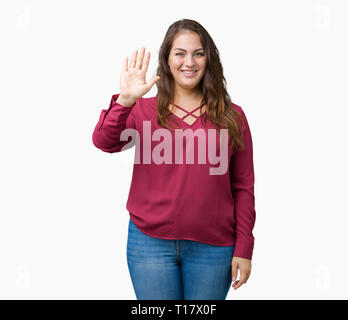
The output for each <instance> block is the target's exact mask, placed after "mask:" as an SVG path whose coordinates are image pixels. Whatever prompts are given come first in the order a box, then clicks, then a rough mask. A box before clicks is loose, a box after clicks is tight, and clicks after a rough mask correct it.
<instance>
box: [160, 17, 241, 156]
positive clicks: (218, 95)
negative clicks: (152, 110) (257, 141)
mask: <svg viewBox="0 0 348 320" xmlns="http://www.w3.org/2000/svg"><path fill="white" fill-rule="evenodd" d="M187 31H191V32H195V33H197V34H198V35H199V37H200V39H201V42H202V46H203V49H204V52H205V55H206V57H207V62H206V68H205V73H204V75H203V77H202V79H201V81H200V83H199V89H200V92H201V93H202V95H203V100H202V103H205V104H206V110H207V112H206V113H205V114H204V117H203V119H204V123H205V124H206V120H207V119H206V117H208V118H209V119H210V121H211V122H212V123H214V124H215V125H216V126H217V127H218V128H219V129H220V128H221V127H223V128H227V129H228V137H229V141H230V146H231V147H232V148H234V147H235V148H236V149H240V150H243V149H244V147H245V146H244V141H243V137H242V124H241V122H240V120H241V117H242V115H241V114H239V113H238V112H237V111H236V110H235V109H234V108H233V107H232V105H231V103H232V101H231V98H230V96H229V94H228V92H227V90H226V79H225V77H224V75H223V67H222V64H221V62H220V57H219V51H218V49H217V48H216V46H215V44H214V41H213V39H212V38H211V37H210V35H209V33H208V32H207V31H206V30H205V28H204V27H203V26H202V25H200V24H199V23H198V22H196V21H194V20H190V19H181V20H178V21H176V22H174V23H173V24H172V25H171V26H170V27H169V29H168V30H167V33H166V35H165V37H164V40H163V42H162V45H161V47H160V51H159V64H158V68H157V73H156V75H158V76H160V80H158V81H157V82H156V86H157V119H158V123H159V124H160V125H161V126H163V127H165V128H167V129H169V128H168V125H169V126H171V127H173V126H172V125H171V124H170V123H169V122H167V119H168V117H170V118H172V119H173V120H174V122H175V123H176V124H178V122H177V121H176V119H175V118H174V117H172V114H171V112H170V111H169V105H170V104H171V102H172V101H173V98H174V78H173V75H172V73H171V71H170V68H169V65H168V56H169V53H170V50H171V47H172V43H173V41H174V38H175V36H176V35H177V34H178V33H179V32H187ZM238 118H239V119H238Z"/></svg>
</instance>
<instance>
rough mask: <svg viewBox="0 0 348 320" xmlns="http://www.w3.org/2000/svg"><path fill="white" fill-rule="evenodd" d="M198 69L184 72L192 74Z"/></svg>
mask: <svg viewBox="0 0 348 320" xmlns="http://www.w3.org/2000/svg"><path fill="white" fill-rule="evenodd" d="M195 72H196V71H183V73H190V74H192V73H195Z"/></svg>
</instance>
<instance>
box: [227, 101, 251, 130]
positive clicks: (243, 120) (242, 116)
mask: <svg viewBox="0 0 348 320" xmlns="http://www.w3.org/2000/svg"><path fill="white" fill-rule="evenodd" d="M230 106H231V107H232V108H233V109H234V110H235V111H237V113H238V114H239V119H238V120H239V122H240V123H241V125H242V127H243V130H245V129H246V128H247V127H249V125H248V120H247V117H246V115H245V113H244V110H243V108H242V107H241V106H240V105H238V104H236V103H234V102H232V101H230Z"/></svg>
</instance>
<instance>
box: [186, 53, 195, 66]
mask: <svg viewBox="0 0 348 320" xmlns="http://www.w3.org/2000/svg"><path fill="white" fill-rule="evenodd" d="M193 65H194V60H193V58H192V55H190V54H187V55H186V58H185V66H186V67H187V68H192V66H193Z"/></svg>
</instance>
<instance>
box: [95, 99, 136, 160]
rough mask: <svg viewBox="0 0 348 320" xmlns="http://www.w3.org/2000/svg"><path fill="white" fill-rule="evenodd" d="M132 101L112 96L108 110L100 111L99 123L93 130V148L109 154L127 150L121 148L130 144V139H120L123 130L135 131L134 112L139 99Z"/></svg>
mask: <svg viewBox="0 0 348 320" xmlns="http://www.w3.org/2000/svg"><path fill="white" fill-rule="evenodd" d="M133 101H134V100H127V99H124V98H123V97H122V96H120V94H114V95H113V96H112V98H111V101H110V105H109V108H108V109H104V110H102V111H101V114H100V117H99V121H98V123H97V125H96V126H95V128H94V131H93V135H92V141H93V144H94V146H95V147H97V148H98V149H100V150H102V151H104V152H109V153H114V152H120V151H123V150H126V149H129V148H126V149H123V147H124V146H125V145H126V144H127V143H129V142H130V140H131V139H132V137H129V138H128V139H127V140H125V141H121V139H120V137H121V133H122V131H123V130H124V129H127V128H132V129H136V126H135V112H136V108H137V107H138V104H139V99H138V100H136V101H135V102H133ZM134 138H135V137H133V139H134ZM134 142H135V141H132V145H131V146H130V147H132V146H133V145H134Z"/></svg>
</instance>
